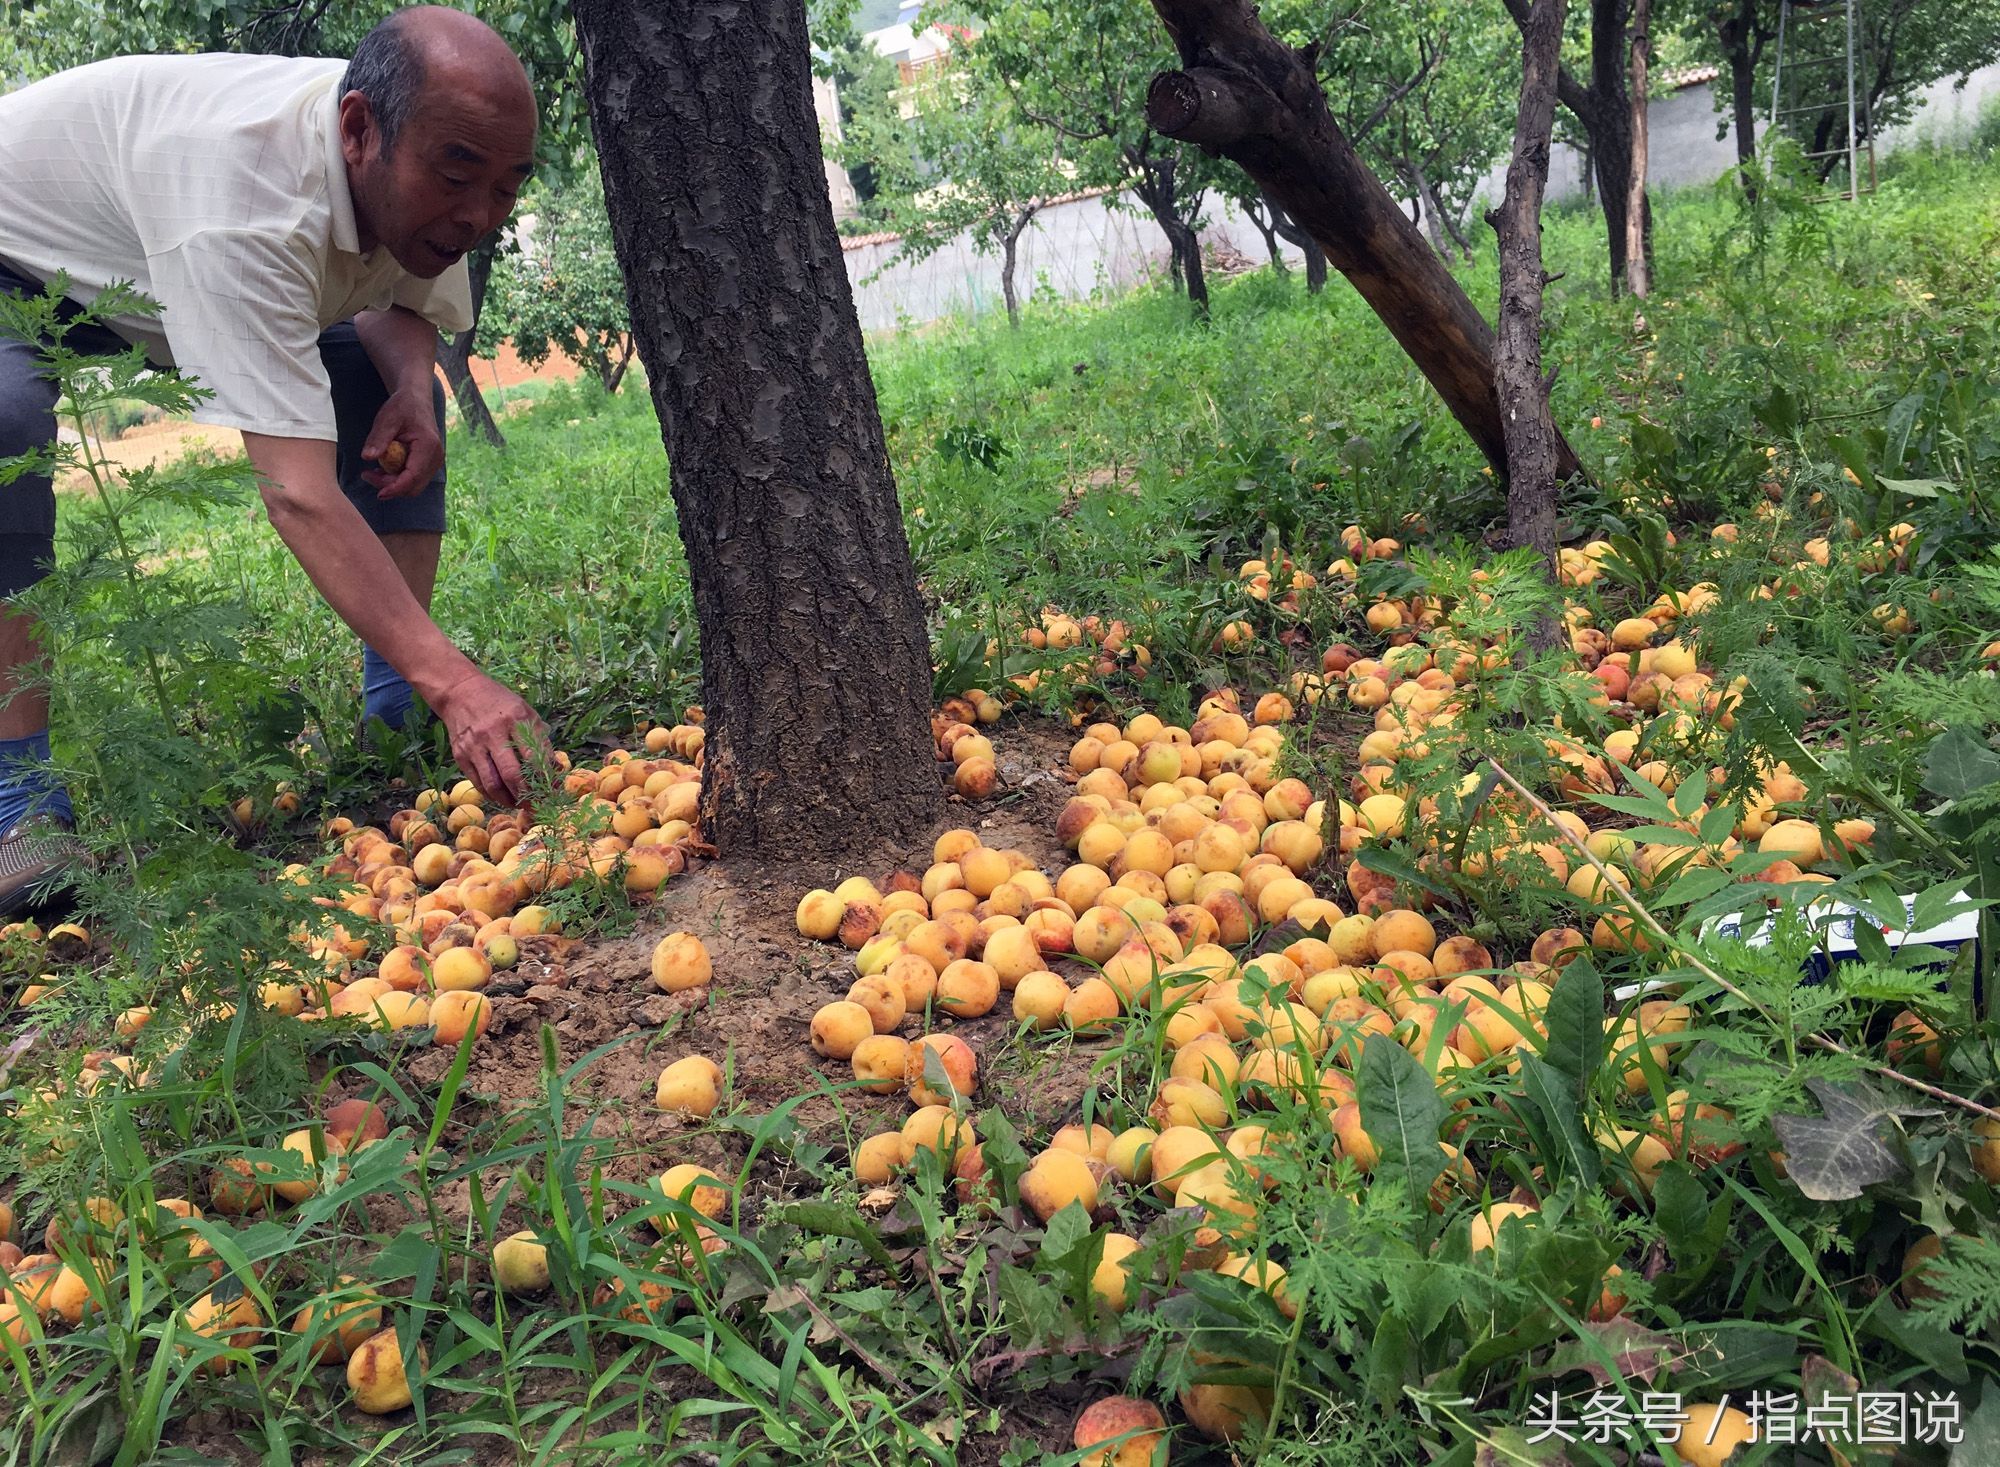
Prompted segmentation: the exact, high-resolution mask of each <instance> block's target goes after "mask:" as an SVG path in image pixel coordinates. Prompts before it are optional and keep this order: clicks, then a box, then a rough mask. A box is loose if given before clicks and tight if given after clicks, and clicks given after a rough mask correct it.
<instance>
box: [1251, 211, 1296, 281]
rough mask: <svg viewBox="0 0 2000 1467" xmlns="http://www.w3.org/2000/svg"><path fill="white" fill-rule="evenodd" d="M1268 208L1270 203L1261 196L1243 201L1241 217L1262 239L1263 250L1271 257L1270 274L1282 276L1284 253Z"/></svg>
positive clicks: (1284, 270)
mask: <svg viewBox="0 0 2000 1467" xmlns="http://www.w3.org/2000/svg"><path fill="white" fill-rule="evenodd" d="M1270 207H1271V206H1270V201H1269V200H1267V199H1265V198H1264V197H1263V196H1262V195H1261V194H1260V195H1259V196H1258V197H1257V198H1255V199H1245V200H1244V201H1243V217H1244V218H1245V219H1248V220H1249V221H1250V223H1251V224H1252V225H1253V226H1254V227H1255V228H1256V230H1257V233H1259V234H1260V235H1262V236H1263V237H1264V248H1265V250H1266V251H1268V252H1269V253H1270V256H1271V272H1272V273H1273V274H1274V275H1283V274H1285V273H1287V272H1286V268H1285V251H1284V247H1283V246H1282V245H1281V244H1280V243H1279V240H1278V226H1277V225H1276V224H1275V223H1274V222H1273V221H1272V219H1271V217H1270V213H1269V210H1270Z"/></svg>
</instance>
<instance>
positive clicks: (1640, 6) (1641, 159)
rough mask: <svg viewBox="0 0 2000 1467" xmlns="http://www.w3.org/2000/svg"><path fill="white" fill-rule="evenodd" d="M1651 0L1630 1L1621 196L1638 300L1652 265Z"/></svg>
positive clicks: (1647, 287) (1629, 281)
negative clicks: (1628, 105) (1627, 153)
mask: <svg viewBox="0 0 2000 1467" xmlns="http://www.w3.org/2000/svg"><path fill="white" fill-rule="evenodd" d="M1652 10H1653V6H1652V0H1633V4H1632V80H1631V88H1632V177H1631V180H1630V183H1629V185H1628V192H1627V194H1626V199H1625V288H1626V289H1627V290H1629V291H1631V292H1632V294H1633V295H1634V296H1635V297H1637V298H1638V299H1639V300H1644V299H1645V298H1646V297H1647V296H1648V295H1650V294H1651V293H1652V289H1653V281H1652V265H1651V262H1650V261H1649V260H1648V259H1647V257H1646V222H1645V221H1646V172H1647V169H1648V167H1649V158H1648V154H1647V150H1646V86H1647V75H1646V71H1647V63H1648V62H1649V60H1650V59H1651V53H1652V37H1651V35H1650V34H1649V32H1648V29H1647V27H1648V26H1649V25H1650V23H1651V20H1652Z"/></svg>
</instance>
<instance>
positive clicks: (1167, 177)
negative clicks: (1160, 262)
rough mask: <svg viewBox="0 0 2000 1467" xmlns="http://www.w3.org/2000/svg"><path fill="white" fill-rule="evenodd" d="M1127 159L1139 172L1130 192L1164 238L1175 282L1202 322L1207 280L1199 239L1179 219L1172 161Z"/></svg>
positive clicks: (1130, 155) (1138, 156)
mask: <svg viewBox="0 0 2000 1467" xmlns="http://www.w3.org/2000/svg"><path fill="white" fill-rule="evenodd" d="M1127 158H1128V160H1129V161H1130V162H1131V164H1132V166H1133V167H1134V168H1135V169H1136V170H1137V172H1138V181H1137V182H1136V183H1134V184H1133V185H1132V192H1133V193H1135V194H1137V195H1138V196H1139V202H1140V203H1142V204H1144V205H1145V206H1146V208H1147V209H1148V210H1149V211H1151V213H1152V216H1153V222H1154V223H1155V224H1158V225H1159V226H1160V232H1161V233H1162V234H1164V235H1165V236H1166V237H1167V250H1168V254H1169V257H1170V259H1171V261H1172V268H1173V274H1174V278H1175V280H1177V281H1179V282H1180V285H1181V288H1182V289H1183V290H1185V291H1186V292H1187V296H1188V300H1189V301H1190V302H1191V303H1192V304H1193V306H1194V313H1195V315H1196V316H1197V317H1201V318H1204V319H1205V318H1206V317H1207V315H1208V280H1207V278H1206V277H1205V276H1204V275H1203V274H1202V270H1201V239H1200V237H1199V236H1198V235H1196V234H1195V232H1194V227H1193V226H1192V225H1190V224H1189V223H1188V222H1187V221H1186V220H1185V219H1183V218H1181V216H1180V208H1179V204H1180V199H1179V197H1178V189H1177V187H1176V184H1175V179H1174V172H1175V169H1174V160H1173V159H1172V158H1148V157H1146V156H1145V155H1144V154H1143V153H1128V154H1127Z"/></svg>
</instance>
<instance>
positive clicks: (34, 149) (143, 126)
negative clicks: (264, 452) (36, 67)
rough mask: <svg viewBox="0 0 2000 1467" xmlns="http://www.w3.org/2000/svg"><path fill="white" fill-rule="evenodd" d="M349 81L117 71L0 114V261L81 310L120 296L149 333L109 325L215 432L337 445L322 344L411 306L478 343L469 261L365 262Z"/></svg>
mask: <svg viewBox="0 0 2000 1467" xmlns="http://www.w3.org/2000/svg"><path fill="white" fill-rule="evenodd" d="M346 66H347V63H346V62H344V61H338V60H310V59H307V60H299V59H293V58H288V57H274V56H235V55H207V56H126V57H120V58H118V59H117V60H113V61H100V62H97V63H95V64H94V65H90V66H82V67H78V68H76V69H75V70H73V71H66V72H63V73H61V74H59V75H57V76H52V77H50V78H48V79H47V80H46V81H39V82H36V83H34V84H33V85H31V86H27V87H23V88H21V89H20V90H19V91H15V92H10V93H8V94H6V95H5V96H0V260H5V261H7V262H8V263H9V264H11V265H13V266H14V267H16V268H17V269H18V270H20V271H21V272H23V273H25V274H27V275H29V276H31V277H35V278H39V279H43V280H46V279H48V278H49V277H50V276H52V275H54V274H55V273H56V272H57V271H59V270H66V271H68V272H69V276H70V280H71V282H72V286H71V290H70V294H71V296H72V297H74V298H75V299H77V300H79V301H82V302H86V303H87V302H89V301H90V300H92V299H94V298H95V297H96V295H97V292H98V291H100V290H102V289H103V288H104V287H105V286H106V285H108V284H110V283H111V282H113V281H117V280H127V281H130V282H131V283H132V284H133V285H134V286H135V287H137V288H138V289H139V290H140V291H141V292H143V293H144V294H146V295H148V296H150V297H151V298H152V299H154V300H156V301H158V302H159V303H160V306H161V313H160V316H159V317H158V318H151V317H139V316H130V317H120V318H117V319H114V320H113V321H111V322H110V323H109V324H110V325H111V326H112V327H113V329H115V330H116V331H117V332H118V333H119V335H121V336H123V337H124V338H125V339H126V340H128V341H132V342H135V343H137V344H138V345H140V346H143V347H144V348H145V349H146V352H147V355H148V357H149V358H150V359H151V360H153V361H154V362H157V363H159V364H160V365H162V366H166V365H172V366H175V367H178V368H179V370H180V371H181V372H183V373H184V374H186V375H188V376H190V377H194V378H197V379H198V380H199V381H200V382H201V384H202V385H203V386H205V387H207V388H208V389H209V390H210V391H212V392H213V393H214V394H215V395H214V397H213V398H211V399H210V400H209V401H207V402H206V403H204V404H203V405H202V406H200V407H199V408H197V409H196V410H195V413H194V416H195V417H196V418H197V419H198V420H200V421H202V422H205V423H215V424H219V425H221V426H223V427H228V428H246V429H249V430H250V431H251V432H255V433H266V434H270V435H272V436H274V437H279V438H320V439H332V438H333V437H334V436H335V435H334V420H333V403H332V399H331V396H330V388H329V384H328V382H327V376H326V370H325V368H324V367H323V366H322V365H321V363H320V355H319V350H318V347H317V344H316V343H317V340H318V337H319V334H320V332H321V331H322V330H323V329H325V328H326V327H328V326H331V325H333V324H334V323H335V322H336V321H344V320H346V319H347V318H348V317H350V316H352V315H354V314H355V313H356V312H357V311H364V310H381V309H384V308H386V307H388V306H389V305H391V304H395V305H401V306H406V307H408V308H409V309H410V310H413V311H415V312H417V313H418V314H419V315H422V316H424V317H426V318H428V319H429V320H430V321H432V322H433V323H435V324H436V325H437V326H438V328H439V329H440V330H443V331H448V332H450V331H463V330H465V329H467V328H468V327H470V326H471V324H472V296H471V290H470V287H469V285H468V283H467V280H466V268H465V262H464V261H463V260H460V261H458V262H457V263H456V264H454V265H453V266H452V267H451V268H450V269H449V270H447V271H446V272H445V273H444V274H442V275H440V276H439V277H437V279H435V280H425V279H422V278H420V277H418V276H414V275H411V274H409V273H408V272H407V271H405V270H404V269H403V267H402V266H401V265H399V264H397V263H396V261H395V259H394V258H393V257H392V256H391V255H390V254H389V252H388V251H387V250H386V249H381V248H377V249H374V250H371V251H370V252H368V253H367V254H362V253H361V251H360V240H359V238H358V234H357V231H356V227H355V220H354V201H353V199H352V198H351V197H350V196H349V194H348V189H347V167H346V164H345V162H344V161H343V160H342V158H341V153H340V137H339V131H338V127H337V125H336V112H337V109H338V105H339V100H340V97H339V87H340V78H341V74H342V72H343V71H344V70H345V69H346Z"/></svg>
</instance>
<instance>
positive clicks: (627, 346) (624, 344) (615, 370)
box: [599, 331, 633, 393]
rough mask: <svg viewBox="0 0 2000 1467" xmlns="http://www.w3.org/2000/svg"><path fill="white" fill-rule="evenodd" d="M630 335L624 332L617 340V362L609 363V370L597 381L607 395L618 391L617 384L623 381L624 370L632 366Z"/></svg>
mask: <svg viewBox="0 0 2000 1467" xmlns="http://www.w3.org/2000/svg"><path fill="white" fill-rule="evenodd" d="M632 351H633V347H632V333H631V332H629V331H628V332H626V333H625V334H624V335H623V336H622V337H620V338H619V340H618V360H617V361H615V362H609V363H608V364H607V365H608V366H609V368H610V370H609V371H607V372H605V374H604V375H603V376H602V377H601V378H600V379H599V380H600V381H602V382H603V383H604V390H605V391H606V392H607V393H615V392H617V391H618V384H619V383H621V382H623V381H624V380H625V369H626V368H627V367H629V366H631V365H632Z"/></svg>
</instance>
